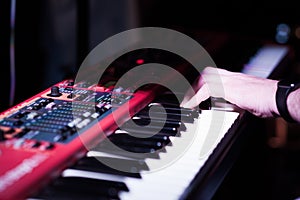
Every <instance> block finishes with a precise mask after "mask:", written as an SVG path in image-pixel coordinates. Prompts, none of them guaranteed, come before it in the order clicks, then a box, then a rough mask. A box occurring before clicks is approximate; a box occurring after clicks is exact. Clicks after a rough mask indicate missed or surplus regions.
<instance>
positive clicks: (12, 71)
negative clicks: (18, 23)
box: [9, 0, 16, 106]
mask: <svg viewBox="0 0 300 200" xmlns="http://www.w3.org/2000/svg"><path fill="white" fill-rule="evenodd" d="M15 17H16V0H11V7H10V46H9V51H10V56H9V58H10V92H9V105H10V106H12V105H13V104H14V99H15V89H16V70H15Z"/></svg>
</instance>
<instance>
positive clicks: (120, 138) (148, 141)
mask: <svg viewBox="0 0 300 200" xmlns="http://www.w3.org/2000/svg"><path fill="white" fill-rule="evenodd" d="M109 139H110V141H112V142H113V143H114V144H116V145H133V146H142V147H149V148H154V149H161V148H162V147H164V146H166V145H168V143H167V141H166V140H160V139H156V138H151V137H148V138H140V137H134V136H131V135H128V134H112V135H110V136H109Z"/></svg>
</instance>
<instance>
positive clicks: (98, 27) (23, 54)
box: [0, 0, 300, 199]
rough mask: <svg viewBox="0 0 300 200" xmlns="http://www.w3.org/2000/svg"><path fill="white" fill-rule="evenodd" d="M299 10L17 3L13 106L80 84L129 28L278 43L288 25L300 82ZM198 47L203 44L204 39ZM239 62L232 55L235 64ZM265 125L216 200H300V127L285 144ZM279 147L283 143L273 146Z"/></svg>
mask: <svg viewBox="0 0 300 200" xmlns="http://www.w3.org/2000/svg"><path fill="white" fill-rule="evenodd" d="M10 3H11V2H10V1H9V0H6V1H0V33H1V34H0V36H1V37H0V74H1V79H0V84H1V86H0V92H1V99H0V111H2V110H5V109H7V108H8V107H10V106H12V105H9V90H10V87H11V86H10V62H9V45H10ZM296 4H297V1H294V0H285V1H259V0H247V1H238V0H232V1H219V0H210V1H167V0H142V1H138V0H131V1H123V0H113V1H110V0H60V1H57V0H43V1H37V0H32V1H17V7H16V23H15V27H16V29H15V56H16V90H15V98H14V102H13V104H17V103H19V102H22V101H23V100H25V99H27V98H29V97H31V96H33V95H35V94H36V93H38V92H40V91H41V90H43V89H46V88H47V87H49V86H51V85H52V84H55V83H57V82H58V81H61V80H63V79H65V78H70V77H73V76H75V75H76V71H77V69H78V67H79V66H80V63H81V62H82V60H83V58H84V57H85V56H86V55H87V54H88V52H89V51H90V50H91V49H93V47H95V46H96V45H97V44H99V43H100V42H101V41H103V40H105V39H106V38H108V37H110V36H112V35H114V34H116V33H119V32H121V31H124V30H127V29H129V28H135V27H143V26H159V27H167V28H173V29H177V30H180V31H183V32H185V33H187V34H191V35H192V36H194V34H196V35H197V33H201V32H206V31H212V32H214V33H220V34H223V33H225V34H229V35H231V36H232V38H235V37H245V38H251V41H253V40H257V41H260V40H270V41H272V42H274V43H278V41H277V40H276V35H278V30H277V27H278V25H279V24H282V23H284V24H286V25H287V27H289V28H290V32H289V34H288V37H287V41H286V42H284V43H285V44H288V45H291V46H292V47H293V49H294V50H295V61H294V63H293V64H292V65H290V66H288V68H287V69H286V71H287V72H288V73H287V75H285V76H294V77H295V76H296V77H298V78H299V74H300V72H299V71H300V70H299V66H300V65H299V64H298V57H299V58H300V56H299V50H298V49H299V46H300V45H299V43H300V39H299V38H298V37H297V36H296V34H295V31H296V30H297V28H299V27H300V11H299V10H298V9H299V8H298V6H297V5H296ZM196 39H199V40H200V41H202V39H203V38H201V37H200V38H199V37H198V38H196ZM244 42H245V43H244ZM247 45H248V43H247V41H245V40H242V41H241V43H240V45H239V47H238V48H236V49H232V52H237V51H240V52H243V50H246V49H247V47H248V46H247ZM239 48H241V49H239ZM234 58H235V54H234V53H233V56H232V57H231V58H230V59H232V63H234V61H235V60H234ZM230 59H229V61H230ZM230 63H231V62H229V63H228V64H229V65H230ZM229 65H228V67H229ZM235 70H238V69H235ZM262 123H263V125H260V126H257V127H251V128H252V129H253V133H255V134H253V135H255V136H259V135H261V137H258V138H256V139H257V140H256V139H254V140H253V141H251V142H252V143H250V144H249V148H248V149H247V151H246V152H245V153H244V154H242V155H243V156H241V158H240V159H239V160H238V161H237V164H236V165H235V167H234V168H233V169H232V170H231V172H230V173H229V175H228V176H227V177H226V179H225V181H224V184H223V185H222V186H221V188H220V189H219V191H218V192H217V194H216V197H215V199H251V198H254V199H293V198H295V197H297V196H300V172H299V170H298V169H300V168H299V167H300V165H299V161H298V160H299V159H298V157H299V152H300V151H299V144H300V143H299V141H300V140H299V136H298V134H297V132H299V130H300V129H299V127H298V126H297V125H291V124H286V123H284V122H283V123H284V127H285V128H286V130H287V131H285V132H284V134H285V135H284V136H283V137H278V136H277V135H276V133H277V132H276V130H275V128H274V127H275V126H276V124H278V122H277V121H272V120H266V121H262ZM280 123H282V122H280ZM270 124H271V125H270ZM274 139H278V140H279V142H278V141H277V142H278V143H277V145H276V144H275V145H274V143H272V144H273V145H270V141H273V140H274ZM249 149H250V150H249ZM253 183H254V184H253Z"/></svg>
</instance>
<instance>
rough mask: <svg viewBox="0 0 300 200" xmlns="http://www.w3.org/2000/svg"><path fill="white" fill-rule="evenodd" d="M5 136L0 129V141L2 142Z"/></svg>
mask: <svg viewBox="0 0 300 200" xmlns="http://www.w3.org/2000/svg"><path fill="white" fill-rule="evenodd" d="M4 140H5V136H4V131H3V130H1V129H0V141H4Z"/></svg>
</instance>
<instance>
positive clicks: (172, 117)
mask: <svg viewBox="0 0 300 200" xmlns="http://www.w3.org/2000/svg"><path fill="white" fill-rule="evenodd" d="M136 116H138V117H142V118H143V117H145V118H147V117H148V118H149V117H150V118H151V119H159V120H169V121H178V122H180V121H185V122H191V123H192V122H193V121H194V118H193V117H192V116H191V115H189V114H182V113H171V112H169V113H165V112H155V111H152V112H151V116H149V112H148V111H146V110H143V111H140V112H138V113H137V114H136Z"/></svg>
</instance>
